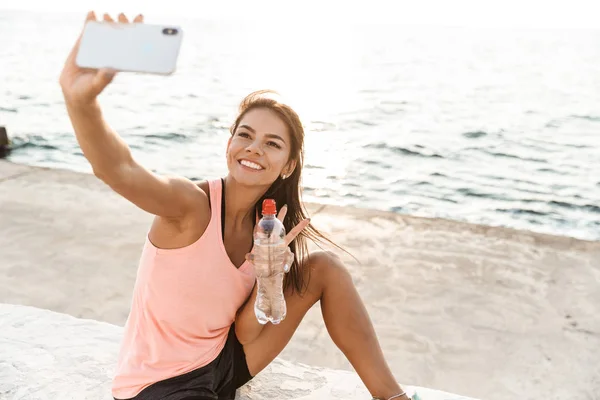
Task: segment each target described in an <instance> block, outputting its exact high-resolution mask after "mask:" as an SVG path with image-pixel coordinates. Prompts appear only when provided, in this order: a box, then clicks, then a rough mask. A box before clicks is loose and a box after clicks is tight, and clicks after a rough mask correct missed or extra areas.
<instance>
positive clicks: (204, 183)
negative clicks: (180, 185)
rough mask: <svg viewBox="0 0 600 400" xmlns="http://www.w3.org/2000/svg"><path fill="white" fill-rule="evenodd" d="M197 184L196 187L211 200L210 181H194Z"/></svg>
mask: <svg viewBox="0 0 600 400" xmlns="http://www.w3.org/2000/svg"><path fill="white" fill-rule="evenodd" d="M192 182H194V183H195V184H196V186H198V187H199V188H200V189H202V191H203V192H204V194H206V196H208V198H209V199H210V188H209V186H208V181H192Z"/></svg>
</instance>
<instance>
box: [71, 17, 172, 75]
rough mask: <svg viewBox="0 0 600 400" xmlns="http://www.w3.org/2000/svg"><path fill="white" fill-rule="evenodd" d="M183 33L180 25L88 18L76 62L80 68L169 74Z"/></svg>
mask: <svg viewBox="0 0 600 400" xmlns="http://www.w3.org/2000/svg"><path fill="white" fill-rule="evenodd" d="M182 35H183V32H182V31H181V28H180V27H177V26H162V25H148V24H143V23H133V24H128V23H119V22H110V21H103V22H98V21H88V22H87V23H86V25H85V28H84V30H83V35H82V37H81V43H80V45H79V51H78V53H77V58H76V59H75V62H76V63H77V65H78V66H79V67H81V68H94V69H100V68H111V69H115V70H117V71H129V72H142V73H149V74H160V75H169V74H172V73H173V72H174V71H175V67H176V64H177V56H178V55H179V48H180V46H181V39H182Z"/></svg>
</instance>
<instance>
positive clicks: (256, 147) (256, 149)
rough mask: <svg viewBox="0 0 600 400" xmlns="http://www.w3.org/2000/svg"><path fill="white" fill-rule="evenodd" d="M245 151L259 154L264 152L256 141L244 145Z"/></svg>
mask: <svg viewBox="0 0 600 400" xmlns="http://www.w3.org/2000/svg"><path fill="white" fill-rule="evenodd" d="M246 153H255V154H257V155H259V156H262V155H263V154H264V152H263V149H262V147H261V146H260V145H259V144H258V143H256V142H252V143H251V144H249V145H248V147H246Z"/></svg>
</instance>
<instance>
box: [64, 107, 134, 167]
mask: <svg viewBox="0 0 600 400" xmlns="http://www.w3.org/2000/svg"><path fill="white" fill-rule="evenodd" d="M67 111H68V113H69V118H70V119H71V124H72V125H73V129H74V130H75V136H76V138H77V142H78V143H79V146H80V147H81V150H82V151H83V155H84V156H85V158H87V160H88V161H89V163H90V164H91V166H92V169H93V170H94V174H96V175H97V176H99V177H101V178H104V177H106V178H108V177H110V176H111V175H112V174H114V173H116V172H117V171H118V168H120V167H121V166H122V165H124V164H125V163H128V162H130V161H131V151H130V149H129V146H127V143H125V141H124V140H123V139H122V138H121V137H120V136H119V135H118V134H117V133H116V132H115V131H114V130H113V129H112V128H111V127H110V126H109V125H108V123H107V122H106V121H105V120H104V117H103V116H102V110H101V108H100V105H99V103H98V101H97V100H96V101H93V102H92V103H90V104H86V105H75V104H69V102H67Z"/></svg>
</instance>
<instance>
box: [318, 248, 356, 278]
mask: <svg viewBox="0 0 600 400" xmlns="http://www.w3.org/2000/svg"><path fill="white" fill-rule="evenodd" d="M309 265H310V270H311V275H312V277H314V278H316V280H317V281H318V282H320V283H328V282H331V281H334V282H335V281H340V280H341V279H350V280H352V276H351V275H350V271H348V268H347V267H346V266H345V265H344V263H343V262H342V260H341V259H340V258H339V257H338V256H337V255H336V254H335V253H332V252H330V251H315V252H313V253H311V254H310V256H309Z"/></svg>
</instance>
